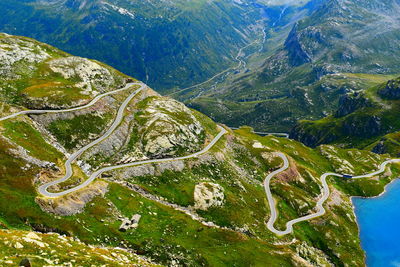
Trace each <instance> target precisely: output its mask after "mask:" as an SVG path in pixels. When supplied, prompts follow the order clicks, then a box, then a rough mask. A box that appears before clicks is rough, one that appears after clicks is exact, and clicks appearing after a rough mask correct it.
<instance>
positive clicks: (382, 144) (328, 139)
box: [291, 78, 400, 156]
mask: <svg viewBox="0 0 400 267" xmlns="http://www.w3.org/2000/svg"><path fill="white" fill-rule="evenodd" d="M399 100H400V78H396V79H392V80H389V81H387V82H385V83H382V84H380V85H378V86H375V87H372V88H370V89H368V90H365V92H363V93H359V92H355V93H354V92H353V93H349V94H347V95H345V96H343V97H342V98H341V99H340V105H339V109H338V110H337V112H336V113H335V115H333V116H330V117H326V118H324V119H321V120H318V121H302V122H300V123H299V124H298V125H297V126H296V127H294V128H293V130H292V131H291V137H292V138H294V139H296V140H299V141H301V142H303V143H304V144H306V145H308V146H312V147H315V146H317V145H320V144H328V143H329V144H337V145H340V146H342V147H357V148H360V149H369V150H372V151H374V152H376V153H381V154H384V153H390V154H391V155H392V156H398V155H399V153H400V150H399V149H400V147H399V143H398V140H399V139H398V131H400V121H399V118H398V116H397V115H396V114H398V112H399Z"/></svg>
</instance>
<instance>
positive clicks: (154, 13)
mask: <svg viewBox="0 0 400 267" xmlns="http://www.w3.org/2000/svg"><path fill="white" fill-rule="evenodd" d="M253 2H255V1H253V0H251V1H247V0H246V1H233V0H217V1H207V0H191V1H186V0H173V1H163V0H151V1H150V0H146V1H130V0H107V1H103V0H92V1H86V0H67V1H53V0H28V1H18V0H4V1H1V3H0V11H1V13H2V16H1V18H0V31H2V32H7V33H9V34H15V35H24V36H29V37H32V38H35V39H38V40H40V41H42V42H46V43H49V44H52V45H54V46H57V47H59V48H61V49H63V50H65V51H67V52H70V53H72V54H74V55H79V56H84V57H88V58H94V59H97V60H100V61H102V62H105V63H108V64H110V65H112V66H116V67H118V69H119V70H121V71H123V72H125V73H127V74H129V75H132V76H134V77H137V78H138V79H141V80H143V81H146V82H147V83H148V84H149V85H151V86H152V87H154V88H156V89H157V90H159V91H161V90H165V89H168V88H174V87H180V86H189V85H192V84H193V83H196V82H200V81H203V80H205V79H207V78H208V77H211V76H212V75H214V74H215V73H217V72H219V71H221V70H224V69H226V68H227V67H230V66H231V65H233V64H235V63H236V62H235V60H234V58H235V56H236V55H237V53H238V50H239V49H240V48H241V47H243V46H245V45H247V44H248V43H251V42H253V41H254V40H256V39H261V38H262V29H263V26H264V25H263V23H262V19H263V17H262V14H261V10H262V6H258V5H255V4H253Z"/></svg>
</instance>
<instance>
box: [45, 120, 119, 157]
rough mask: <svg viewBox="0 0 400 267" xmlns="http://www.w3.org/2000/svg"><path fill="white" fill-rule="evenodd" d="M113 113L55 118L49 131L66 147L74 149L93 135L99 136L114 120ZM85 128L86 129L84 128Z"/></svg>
mask: <svg viewBox="0 0 400 267" xmlns="http://www.w3.org/2000/svg"><path fill="white" fill-rule="evenodd" d="M112 116H113V115H112V114H110V113H106V114H103V115H102V116H101V115H95V114H85V115H77V116H74V117H73V118H72V119H62V120H55V121H53V122H51V123H50V124H49V126H48V129H49V131H50V132H51V133H52V134H53V135H54V136H55V137H56V138H57V140H58V141H59V142H60V143H61V144H62V145H63V146H64V147H65V148H66V149H69V150H71V149H74V148H76V147H78V146H80V145H82V142H87V141H88V140H89V139H90V138H92V136H99V135H100V134H101V133H102V132H103V131H105V129H106V126H107V125H108V124H109V123H110V121H111V120H112ZM83 129H84V130H83Z"/></svg>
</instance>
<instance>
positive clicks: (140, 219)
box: [0, 34, 400, 266]
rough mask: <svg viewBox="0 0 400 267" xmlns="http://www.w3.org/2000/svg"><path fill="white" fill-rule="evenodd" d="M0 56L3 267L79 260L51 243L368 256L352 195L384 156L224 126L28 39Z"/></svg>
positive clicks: (203, 260) (137, 255)
mask: <svg viewBox="0 0 400 267" xmlns="http://www.w3.org/2000/svg"><path fill="white" fill-rule="evenodd" d="M0 57H2V58H3V62H4V63H3V65H1V66H0V71H1V72H2V73H4V74H5V75H3V76H2V78H1V80H0V83H1V84H2V86H3V88H5V89H3V90H2V91H0V101H1V106H2V109H1V110H0V118H2V119H0V133H1V134H0V140H1V142H0V155H1V156H0V166H1V167H0V192H1V193H0V211H1V212H0V228H1V230H0V234H1V235H2V236H3V238H2V240H1V242H0V248H1V250H2V251H7V255H6V256H7V257H4V258H3V259H0V262H1V264H18V263H19V262H20V261H22V260H24V259H25V258H29V259H30V260H31V261H32V262H33V263H37V264H42V263H43V262H49V263H48V264H73V263H74V260H75V261H76V260H78V261H79V262H82V263H84V262H86V260H85V258H84V257H83V256H81V254H79V253H78V255H79V257H77V256H76V255H75V254H71V253H65V256H63V257H59V256H56V255H54V256H53V255H51V251H52V250H56V251H57V253H62V251H64V249H63V248H62V247H57V240H58V239H60V240H64V241H63V242H65V244H66V245H65V246H68V247H69V248H70V249H71V250H82V251H85V253H87V254H86V255H87V256H88V257H89V258H91V259H93V261H94V262H95V263H96V264H106V265H107V264H108V265H110V262H112V264H115V265H121V266H124V264H125V265H126V264H127V262H129V263H130V264H132V265H135V264H136V262H140V264H139V265H146V264H147V265H150V266H151V265H168V266H169V265H185V264H187V265H196V266H198V265H212V266H220V265H238V266H247V265H249V264H250V265H268V266H299V265H301V266H312V265H317V266H332V265H344V264H351V265H354V266H363V265H364V262H365V254H364V252H363V250H362V248H361V245H360V240H359V237H358V226H357V222H356V219H355V214H354V210H353V206H352V203H351V200H350V199H351V196H363V197H370V196H376V195H379V194H380V193H382V192H383V190H384V187H385V186H386V185H387V184H388V183H390V182H391V181H393V180H394V179H395V178H396V177H398V173H399V172H400V166H399V165H398V164H397V163H396V162H397V161H396V160H394V161H393V164H391V166H390V168H389V167H387V166H386V165H387V164H388V163H389V162H392V161H391V160H390V159H389V155H387V154H382V155H379V154H375V153H373V152H370V151H368V150H360V149H356V148H347V149H345V148H341V147H337V146H332V145H321V146H318V147H317V148H310V147H306V146H305V145H303V144H302V143H300V142H298V141H295V140H291V139H288V138H285V137H278V136H275V135H274V134H271V135H267V136H260V135H257V134H256V133H254V131H253V129H252V128H249V127H240V128H238V129H235V130H233V129H231V128H229V127H226V126H225V125H221V124H217V123H215V122H214V121H212V120H211V119H210V118H208V117H207V116H205V115H203V114H201V113H200V112H198V111H196V110H193V109H189V108H187V107H186V106H185V105H183V104H182V103H180V102H178V101H176V100H173V99H171V98H169V97H163V96H161V95H159V94H158V93H156V92H155V91H153V90H152V89H150V88H149V87H148V86H147V85H145V84H144V83H142V82H139V81H137V80H135V79H134V78H132V77H130V76H127V75H125V74H122V73H120V72H119V71H117V70H115V69H113V68H111V67H109V66H107V65H105V64H103V63H100V62H98V61H94V60H89V59H85V58H79V57H75V56H71V55H70V54H67V53H65V52H63V51H60V50H58V49H56V48H54V47H51V46H49V45H47V44H43V43H40V42H38V41H35V40H33V39H29V38H25V37H18V36H12V35H7V34H0ZM16 58H17V59H18V60H15V61H14V60H12V59H16ZM72 96H73V97H72ZM264 134H269V133H268V132H264ZM383 162H384V164H382V163H383ZM377 169H378V170H379V171H376V170H377ZM327 173H328V174H330V173H340V174H346V175H349V176H352V177H355V178H357V175H358V174H363V173H369V175H363V176H360V177H359V178H363V179H345V178H344V177H343V175H341V176H340V177H339V175H337V176H335V175H334V176H329V175H328V174H327ZM266 177H267V179H266ZM10 200H12V201H13V203H12V205H10ZM319 215H321V216H319ZM131 218H132V219H131ZM294 224H296V225H294ZM288 225H289V227H288ZM293 225H294V227H293V228H292V226H293ZM282 234H284V235H282ZM72 239H74V241H73V240H72ZM67 244H68V245H67ZM99 247H101V248H102V249H103V250H102V251H101V252H100V250H99V249H97V248H99ZM231 252H234V254H232V253H231ZM44 253H45V254H44ZM99 253H103V254H104V255H106V258H104V257H101V256H100V257H99V256H98V255H99ZM127 254H129V257H128V256H127ZM57 255H58V254H57ZM125 257H128V258H125ZM50 262H51V263H50ZM112 264H111V265H110V266H112Z"/></svg>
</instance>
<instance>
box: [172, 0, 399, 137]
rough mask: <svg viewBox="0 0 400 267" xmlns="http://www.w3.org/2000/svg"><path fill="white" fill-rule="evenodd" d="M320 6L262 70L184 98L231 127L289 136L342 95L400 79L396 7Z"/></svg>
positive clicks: (334, 0) (330, 1)
mask: <svg viewBox="0 0 400 267" xmlns="http://www.w3.org/2000/svg"><path fill="white" fill-rule="evenodd" d="M319 2H322V3H316V2H310V3H309V5H310V4H313V7H314V8H313V12H312V14H311V15H310V16H307V17H306V18H304V19H302V20H300V21H299V22H298V23H296V24H295V25H293V27H292V29H291V31H290V32H289V33H288V34H287V37H286V38H285V39H283V40H282V42H281V46H280V47H278V48H277V50H276V52H274V53H272V55H270V56H269V57H267V58H266V59H264V63H263V65H262V66H260V67H256V68H254V69H253V70H252V71H248V72H245V73H240V74H239V75H233V77H232V78H231V79H230V80H229V79H228V81H227V82H225V83H222V84H220V85H218V86H214V87H208V88H205V87H202V88H199V89H198V92H196V93H192V94H190V93H187V94H186V95H185V94H181V95H180V96H179V98H180V99H182V100H185V101H186V103H187V104H189V105H190V106H192V107H194V108H196V109H199V110H201V111H202V112H204V113H206V114H208V115H210V116H211V117H213V118H215V119H216V120H218V121H223V122H225V123H227V124H229V125H235V126H237V125H242V124H248V125H251V126H253V127H255V128H257V129H259V130H262V129H267V130H268V129H270V130H279V131H288V130H289V129H290V128H291V127H293V125H295V124H296V122H297V120H298V119H318V118H322V117H324V116H326V115H328V114H332V113H333V112H334V111H335V110H336V108H337V105H338V101H339V98H340V97H341V96H342V95H344V94H346V93H347V92H350V91H351V90H362V89H365V88H368V87H369V86H371V85H376V84H377V82H376V80H377V79H378V80H381V79H380V78H378V76H379V75H390V74H398V73H399V72H400V64H399V62H400V56H399V55H400V29H399V28H400V15H399V14H400V12H399V11H400V4H399V3H400V2H399V1H396V0H391V1H373V0H369V1H356V0H350V1H340V0H326V1H319ZM347 73H352V74H371V75H365V76H364V78H363V79H358V78H356V76H357V75H356V76H354V75H347ZM373 75H375V76H373ZM340 77H342V78H340ZM381 77H385V76H381ZM388 78H389V77H388ZM388 78H387V79H388ZM378 83H379V81H378ZM193 96H194V97H193Z"/></svg>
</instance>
